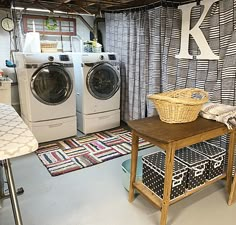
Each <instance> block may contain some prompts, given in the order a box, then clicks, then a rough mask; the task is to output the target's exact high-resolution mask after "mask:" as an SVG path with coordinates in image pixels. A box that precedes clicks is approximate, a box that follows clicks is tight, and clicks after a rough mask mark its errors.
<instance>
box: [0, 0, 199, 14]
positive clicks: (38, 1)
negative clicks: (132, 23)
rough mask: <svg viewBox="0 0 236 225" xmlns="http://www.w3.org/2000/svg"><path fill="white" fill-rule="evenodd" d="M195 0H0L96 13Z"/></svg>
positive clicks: (1, 3)
mask: <svg viewBox="0 0 236 225" xmlns="http://www.w3.org/2000/svg"><path fill="white" fill-rule="evenodd" d="M194 1H197V0H116V1H115V0H59V1H58V0H0V7H1V8H10V6H11V5H14V6H15V7H22V8H37V9H48V10H50V11H53V10H61V11H64V12H71V11H73V10H74V11H76V12H78V13H83V14H84V13H87V14H97V13H100V12H101V11H111V10H112V11H115V10H124V9H129V8H136V7H143V6H147V5H152V4H153V5H154V4H155V5H158V4H163V5H170V6H171V5H179V4H186V3H189V2H194Z"/></svg>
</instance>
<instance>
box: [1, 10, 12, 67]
mask: <svg viewBox="0 0 236 225" xmlns="http://www.w3.org/2000/svg"><path fill="white" fill-rule="evenodd" d="M7 14H8V16H9V17H10V15H9V14H10V13H9V11H4V10H0V21H1V20H2V18H4V17H6V16H7ZM6 59H10V35H9V33H8V32H7V31H5V30H3V29H2V27H1V26H0V68H1V69H2V68H5V67H6V66H5V60H6Z"/></svg>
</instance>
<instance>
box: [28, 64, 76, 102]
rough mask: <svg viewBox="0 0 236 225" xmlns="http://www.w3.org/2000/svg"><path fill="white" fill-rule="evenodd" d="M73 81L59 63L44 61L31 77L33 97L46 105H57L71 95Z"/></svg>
mask: <svg viewBox="0 0 236 225" xmlns="http://www.w3.org/2000/svg"><path fill="white" fill-rule="evenodd" d="M72 89H73V82H72V80H71V78H70V75H69V74H68V73H67V72H66V70H65V69H64V67H63V65H62V64H60V63H45V64H43V65H42V66H41V67H39V68H38V69H37V70H36V71H35V72H34V74H33V76H32V78H31V91H32V93H33V95H34V97H35V98H37V99H38V100H39V101H40V102H42V103H44V104H46V105H58V104H61V103H63V102H65V101H66V100H67V99H68V98H69V97H70V95H71V92H72Z"/></svg>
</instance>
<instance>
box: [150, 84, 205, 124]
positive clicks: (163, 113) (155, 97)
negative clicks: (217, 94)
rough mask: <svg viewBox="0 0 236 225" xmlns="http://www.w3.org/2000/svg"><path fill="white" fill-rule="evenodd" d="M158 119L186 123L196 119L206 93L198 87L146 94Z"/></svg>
mask: <svg viewBox="0 0 236 225" xmlns="http://www.w3.org/2000/svg"><path fill="white" fill-rule="evenodd" d="M147 97H148V99H150V100H152V101H153V103H154V105H155V107H156V110H157V112H158V114H159V116H160V119H161V120H162V121H163V122H166V123H187V122H191V121H194V120H196V119H197V117H198V114H199V112H200V110H201V107H202V105H203V104H204V103H206V102H207V101H208V93H207V92H206V91H204V90H202V89H198V88H185V89H179V90H175V91H168V92H163V93H160V94H152V95H148V96H147Z"/></svg>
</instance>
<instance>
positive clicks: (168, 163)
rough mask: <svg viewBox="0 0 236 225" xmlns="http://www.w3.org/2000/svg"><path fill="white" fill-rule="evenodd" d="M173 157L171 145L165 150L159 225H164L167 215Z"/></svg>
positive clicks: (173, 152) (173, 151) (173, 150)
mask: <svg viewBox="0 0 236 225" xmlns="http://www.w3.org/2000/svg"><path fill="white" fill-rule="evenodd" d="M174 155H175V149H174V147H173V145H169V146H168V149H167V150H166V160H165V166H166V168H165V181H164V194H163V201H162V208H161V223H160V224H161V225H166V221H167V214H168V209H169V205H170V194H171V186H172V175H173V165H174Z"/></svg>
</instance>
